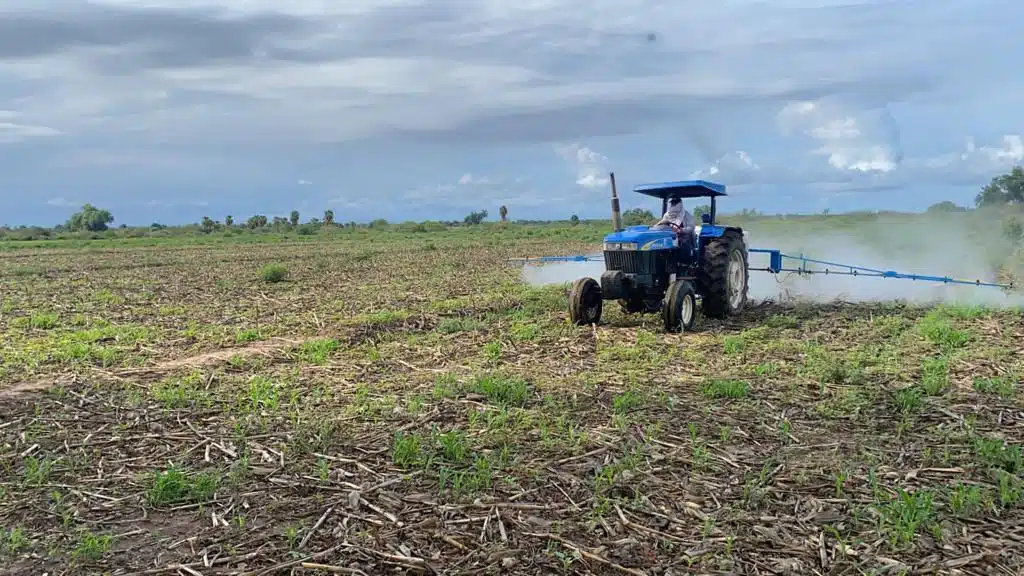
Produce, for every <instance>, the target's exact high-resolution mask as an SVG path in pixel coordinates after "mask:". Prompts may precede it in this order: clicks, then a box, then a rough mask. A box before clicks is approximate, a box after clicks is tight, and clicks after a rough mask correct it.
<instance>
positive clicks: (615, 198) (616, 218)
mask: <svg viewBox="0 0 1024 576" xmlns="http://www.w3.org/2000/svg"><path fill="white" fill-rule="evenodd" d="M608 176H609V179H610V180H611V183H612V228H614V230H613V231H614V232H619V231H621V230H622V213H621V212H620V211H619V195H618V193H617V192H616V190H615V172H609V173H608Z"/></svg>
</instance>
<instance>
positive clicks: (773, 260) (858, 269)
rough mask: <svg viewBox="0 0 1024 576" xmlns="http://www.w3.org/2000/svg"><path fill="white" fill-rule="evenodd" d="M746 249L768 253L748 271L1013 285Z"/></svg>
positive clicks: (554, 259) (596, 257)
mask: <svg viewBox="0 0 1024 576" xmlns="http://www.w3.org/2000/svg"><path fill="white" fill-rule="evenodd" d="M747 251H748V252H750V253H753V254H767V255H768V266H764V267H760V268H749V270H751V271H755V272H769V273H771V274H779V273H782V272H789V273H794V274H797V275H801V276H804V275H806V276H810V275H814V274H824V275H826V276H868V277H875V278H899V279H903V280H921V281H923V282H941V283H943V284H961V285H967V286H986V287H991V288H1002V289H1005V290H1012V289H1013V288H1014V284H1013V282H1008V283H1001V282H986V281H982V280H966V279H960V278H952V277H950V276H936V275H929V274H911V273H906V272H897V271H895V270H879V269H876V268H867V267H864V266H855V265H853V264H840V263H838V262H830V261H828V260H817V259H815V258H808V257H806V256H804V255H803V254H801V255H799V256H793V255H791V254H786V253H784V252H782V251H781V250H776V249H774V248H749V249H748V250H747ZM602 260H604V256H603V255H601V254H581V255H576V256H539V257H535V258H510V259H509V263H510V264H516V265H521V266H524V265H529V264H553V263H558V262H601V261H602ZM788 260H792V261H796V262H798V263H799V264H798V265H796V266H786V265H785V264H784V263H785V262H786V261H788ZM809 265H818V266H824V269H816V268H811V267H810V266H809Z"/></svg>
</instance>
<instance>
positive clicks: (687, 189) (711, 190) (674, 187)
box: [633, 180, 725, 199]
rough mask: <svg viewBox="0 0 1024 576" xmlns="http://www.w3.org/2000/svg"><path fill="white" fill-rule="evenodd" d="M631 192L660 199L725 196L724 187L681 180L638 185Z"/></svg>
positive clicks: (705, 182)
mask: <svg viewBox="0 0 1024 576" xmlns="http://www.w3.org/2000/svg"><path fill="white" fill-rule="evenodd" d="M633 192H637V193H639V194H646V195H647V196H653V197H655V198H661V199H666V198H703V197H707V196H710V197H715V196H725V185H724V184H715V183H714V182H707V181H705V180H683V181H681V182H658V183H656V184H640V185H638V186H636V187H634V188H633Z"/></svg>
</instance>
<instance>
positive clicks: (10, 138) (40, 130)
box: [0, 110, 62, 144]
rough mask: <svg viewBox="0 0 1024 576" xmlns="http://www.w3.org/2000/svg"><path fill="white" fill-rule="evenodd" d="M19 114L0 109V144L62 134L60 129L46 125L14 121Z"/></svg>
mask: <svg viewBox="0 0 1024 576" xmlns="http://www.w3.org/2000/svg"><path fill="white" fill-rule="evenodd" d="M19 116H20V114H19V113H17V112H13V111H10V110H0V144H12V143H18V142H24V141H26V140H30V139H33V138H41V137H47V136H59V135H61V134H62V132H61V131H60V130H56V129H54V128H50V127H48V126H41V125H35V124H24V123H21V122H14V120H16V119H18V117H19Z"/></svg>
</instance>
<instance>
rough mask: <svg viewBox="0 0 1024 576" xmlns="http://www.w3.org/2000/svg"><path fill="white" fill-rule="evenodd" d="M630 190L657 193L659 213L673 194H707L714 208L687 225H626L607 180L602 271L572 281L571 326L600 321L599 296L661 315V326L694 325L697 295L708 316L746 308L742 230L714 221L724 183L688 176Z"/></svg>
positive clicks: (670, 328) (631, 309)
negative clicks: (608, 223) (608, 215)
mask: <svg viewBox="0 0 1024 576" xmlns="http://www.w3.org/2000/svg"><path fill="white" fill-rule="evenodd" d="M634 192H637V193H640V194H645V195H647V196H652V197H654V198H660V199H661V210H662V212H661V213H662V214H664V213H665V211H666V209H667V207H668V201H669V199H671V198H681V199H683V198H710V199H711V201H710V205H711V210H710V212H707V213H705V214H702V215H701V219H700V222H699V223H698V224H697V225H696V226H694V228H693V229H692V230H685V229H676V228H662V227H651V226H630V227H628V228H625V229H623V228H622V226H621V216H620V214H619V206H618V198H617V196H616V194H615V187H614V181H613V184H612V221H613V225H614V227H615V231H614V232H612V233H611V234H609V235H607V236H605V238H604V263H605V272H604V273H603V274H601V280H600V283H599V282H598V281H597V280H595V279H594V278H589V277H584V278H580V279H578V280H576V281H575V282H574V283H573V285H572V289H571V291H570V294H569V314H570V317H571V319H572V321H573V322H574V323H576V324H581V325H582V324H596V323H598V322H600V320H601V310H602V306H603V301H604V300H616V301H618V303H619V305H620V306H621V307H622V309H623V310H624V311H625V312H627V313H645V312H646V313H658V312H660V313H661V316H662V320H663V322H664V326H665V330H666V331H669V332H681V331H684V330H690V329H692V328H693V324H694V320H695V318H696V310H697V300H698V298H699V299H700V302H701V308H702V312H703V314H704V315H705V316H707V317H710V318H726V317H728V316H733V315H736V314H739V313H740V312H742V311H743V308H744V306H745V305H746V302H747V284H748V281H749V278H750V276H749V271H748V259H747V245H746V239H745V237H744V233H743V230H742V229H741V228H738V227H735V226H719V225H718V224H716V223H715V212H716V202H715V200H716V199H717V198H718V197H719V196H725V195H726V194H725V186H724V185H721V184H715V183H712V182H706V181H703V180H693V181H685V182H666V183H659V184H645V185H640V186H637V187H636V188H634Z"/></svg>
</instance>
